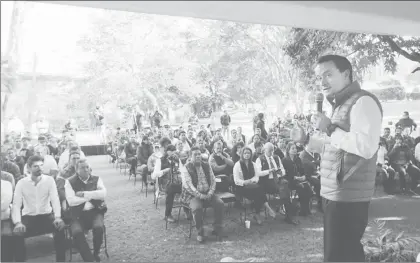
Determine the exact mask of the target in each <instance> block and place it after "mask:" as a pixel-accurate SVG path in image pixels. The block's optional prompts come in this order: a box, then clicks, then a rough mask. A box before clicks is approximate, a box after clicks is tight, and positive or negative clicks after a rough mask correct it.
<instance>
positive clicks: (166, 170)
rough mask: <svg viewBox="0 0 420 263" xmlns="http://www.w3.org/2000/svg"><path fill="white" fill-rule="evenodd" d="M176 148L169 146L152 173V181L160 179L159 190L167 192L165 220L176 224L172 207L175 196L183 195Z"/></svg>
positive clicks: (180, 166)
mask: <svg viewBox="0 0 420 263" xmlns="http://www.w3.org/2000/svg"><path fill="white" fill-rule="evenodd" d="M175 153H176V147H175V146H174V145H172V144H170V145H168V146H167V147H166V148H165V150H164V154H163V156H162V157H161V158H160V159H157V160H156V164H155V169H154V171H153V173H152V179H153V180H156V179H158V182H159V188H162V191H164V192H166V208H165V218H164V220H166V221H168V222H169V223H174V222H175V219H174V218H173V216H172V206H173V203H174V199H175V195H176V194H181V190H182V186H181V182H182V180H181V168H182V165H181V164H180V161H179V158H178V157H177V156H176V154H175Z"/></svg>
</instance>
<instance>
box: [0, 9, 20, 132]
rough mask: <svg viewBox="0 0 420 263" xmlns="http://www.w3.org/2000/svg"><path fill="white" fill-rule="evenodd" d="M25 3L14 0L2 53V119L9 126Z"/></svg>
mask: <svg viewBox="0 0 420 263" xmlns="http://www.w3.org/2000/svg"><path fill="white" fill-rule="evenodd" d="M24 8H25V3H23V2H17V1H15V2H13V9H12V15H11V21H10V27H9V36H8V39H7V46H6V51H5V53H4V54H3V53H2V54H1V82H2V85H1V90H2V96H3V98H2V101H1V119H2V120H4V121H5V123H4V125H6V126H7V119H6V116H7V115H6V112H7V105H8V102H9V99H10V96H11V95H12V94H13V91H14V90H15V86H16V79H17V75H16V72H17V70H18V68H19V34H20V33H21V32H20V31H21V26H22V23H23V21H24V20H23V17H24V12H25V10H24Z"/></svg>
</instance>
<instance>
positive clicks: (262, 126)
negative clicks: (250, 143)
mask: <svg viewBox="0 0 420 263" xmlns="http://www.w3.org/2000/svg"><path fill="white" fill-rule="evenodd" d="M256 129H260V130H261V137H262V138H263V139H264V141H267V137H268V133H267V130H266V129H265V121H264V113H258V121H257V127H256Z"/></svg>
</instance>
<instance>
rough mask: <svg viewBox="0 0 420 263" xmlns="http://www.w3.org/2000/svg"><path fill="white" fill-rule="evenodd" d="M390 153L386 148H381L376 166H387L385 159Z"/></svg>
mask: <svg viewBox="0 0 420 263" xmlns="http://www.w3.org/2000/svg"><path fill="white" fill-rule="evenodd" d="M387 154H388V151H387V150H386V148H385V146H380V147H379V150H378V159H377V160H376V164H378V163H379V164H382V165H383V164H385V157H386V156H387Z"/></svg>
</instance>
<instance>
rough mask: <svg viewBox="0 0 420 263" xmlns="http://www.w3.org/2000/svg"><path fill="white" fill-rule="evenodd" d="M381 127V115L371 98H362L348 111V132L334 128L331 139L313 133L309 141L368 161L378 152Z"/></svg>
mask: <svg viewBox="0 0 420 263" xmlns="http://www.w3.org/2000/svg"><path fill="white" fill-rule="evenodd" d="M381 127H382V115H381V111H380V109H379V107H378V105H377V104H376V102H375V100H374V99H372V98H371V97H369V96H363V97H361V98H360V99H359V100H357V102H356V103H355V104H354V105H353V108H352V109H351V111H350V131H349V132H345V131H343V130H342V129H340V128H336V129H335V130H334V132H333V133H332V134H331V137H328V136H324V134H317V133H315V134H314V135H313V136H311V140H312V138H313V139H314V140H316V141H322V143H324V144H327V143H329V144H331V145H332V146H334V147H335V148H337V149H341V150H343V151H346V152H348V153H352V154H355V155H357V156H360V157H362V158H365V159H370V158H372V157H373V155H374V154H375V153H376V151H377V150H378V145H379V137H380V136H381ZM315 137H316V138H315ZM319 153H321V152H319Z"/></svg>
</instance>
